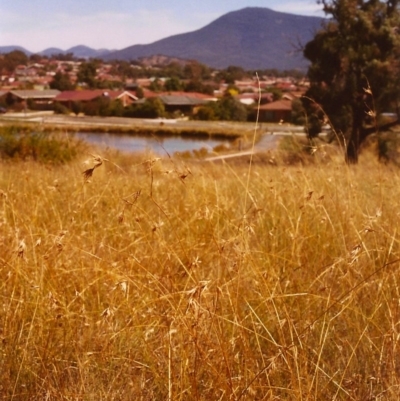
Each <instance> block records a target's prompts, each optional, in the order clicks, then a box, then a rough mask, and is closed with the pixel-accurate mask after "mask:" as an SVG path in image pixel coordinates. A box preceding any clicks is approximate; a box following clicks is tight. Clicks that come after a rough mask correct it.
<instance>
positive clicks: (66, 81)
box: [50, 71, 75, 91]
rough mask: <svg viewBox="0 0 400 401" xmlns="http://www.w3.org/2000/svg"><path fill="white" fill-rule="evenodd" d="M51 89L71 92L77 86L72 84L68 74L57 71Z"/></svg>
mask: <svg viewBox="0 0 400 401" xmlns="http://www.w3.org/2000/svg"><path fill="white" fill-rule="evenodd" d="M50 88H51V89H58V90H59V91H69V90H73V89H74V88H75V86H74V85H73V84H72V82H71V80H70V78H69V75H68V74H63V73H62V72H60V71H57V72H56V74H55V75H54V77H53V80H52V81H51V82H50Z"/></svg>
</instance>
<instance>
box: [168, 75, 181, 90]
mask: <svg viewBox="0 0 400 401" xmlns="http://www.w3.org/2000/svg"><path fill="white" fill-rule="evenodd" d="M182 89H183V85H182V82H181V80H180V79H179V78H178V77H172V78H168V79H167V80H166V81H165V83H164V90H166V91H167V92H173V91H181V90H182Z"/></svg>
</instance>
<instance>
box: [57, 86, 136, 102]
mask: <svg viewBox="0 0 400 401" xmlns="http://www.w3.org/2000/svg"><path fill="white" fill-rule="evenodd" d="M123 93H128V94H129V96H132V97H134V98H136V96H135V95H134V94H133V93H131V92H129V91H113V90H105V89H94V90H81V91H64V92H61V93H60V94H59V95H58V96H57V97H56V98H55V100H57V101H59V102H79V101H90V100H94V99H96V98H98V97H100V96H108V97H109V98H110V99H118V98H119V97H120V96H121V95H122V94H123Z"/></svg>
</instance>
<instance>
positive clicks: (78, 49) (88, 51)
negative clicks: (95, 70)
mask: <svg viewBox="0 0 400 401" xmlns="http://www.w3.org/2000/svg"><path fill="white" fill-rule="evenodd" d="M114 51H115V50H114ZM111 52H113V51H112V50H107V49H92V48H90V47H87V46H83V45H79V46H74V47H71V48H70V49H68V50H66V51H65V53H74V56H75V57H78V58H90V57H92V58H94V57H103V56H105V55H107V54H109V53H111Z"/></svg>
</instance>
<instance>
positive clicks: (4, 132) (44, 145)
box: [0, 126, 83, 164]
mask: <svg viewBox="0 0 400 401" xmlns="http://www.w3.org/2000/svg"><path fill="white" fill-rule="evenodd" d="M82 148H83V144H82V142H80V141H77V140H76V139H74V138H70V137H68V136H65V135H61V134H57V133H52V134H48V133H44V132H37V131H32V130H30V129H26V128H21V127H14V126H11V127H1V129H0V157H1V158H3V159H19V160H32V159H33V160H35V161H38V162H40V163H52V164H63V163H66V162H69V161H71V160H72V159H74V158H75V157H76V156H77V155H78V154H79V153H80V151H81V150H82Z"/></svg>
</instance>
